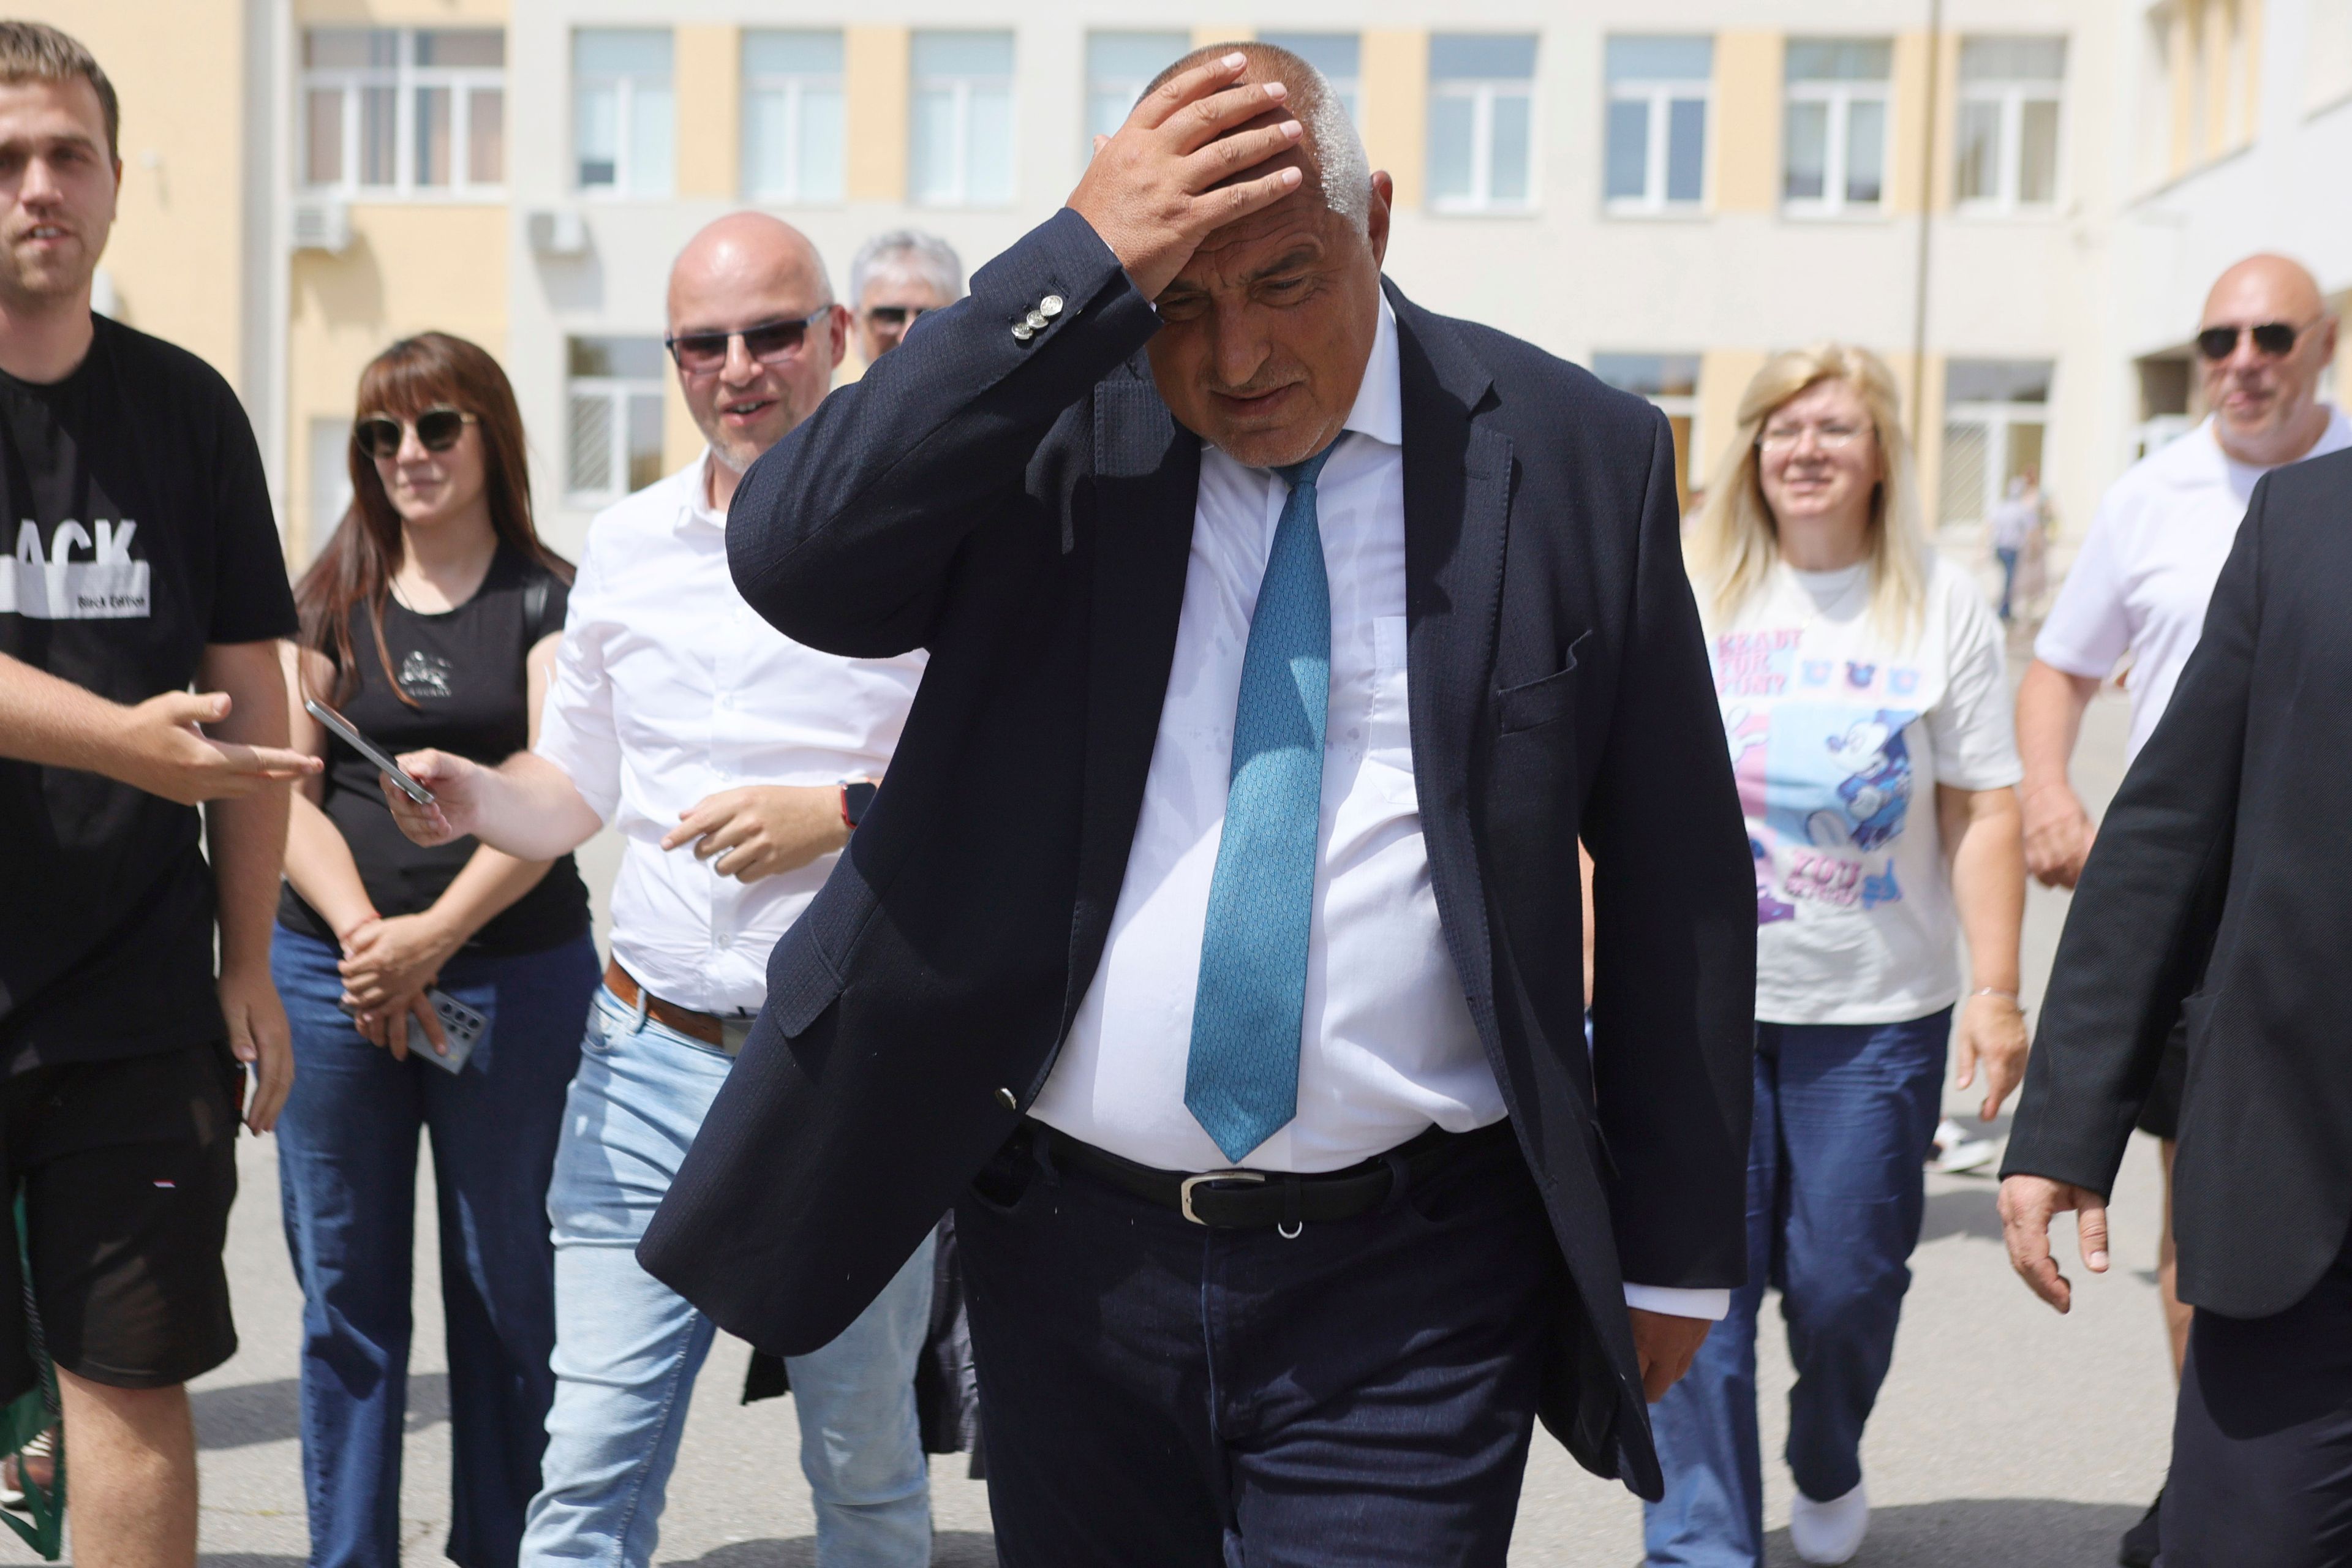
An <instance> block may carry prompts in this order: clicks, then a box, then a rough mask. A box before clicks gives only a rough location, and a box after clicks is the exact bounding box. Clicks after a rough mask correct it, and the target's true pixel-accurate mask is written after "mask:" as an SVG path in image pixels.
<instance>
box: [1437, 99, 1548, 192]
mask: <svg viewBox="0 0 2352 1568" xmlns="http://www.w3.org/2000/svg"><path fill="white" fill-rule="evenodd" d="M1535 88H1536V84H1535V79H1534V78H1533V77H1441V78H1439V79H1437V80H1436V81H1433V82H1432V83H1431V84H1430V88H1429V95H1430V97H1432V98H1455V99H1468V100H1470V194H1469V195H1460V196H1439V195H1433V196H1432V197H1431V198H1430V204H1429V205H1430V207H1431V210H1433V211H1435V212H1441V213H1473V214H1476V213H1489V214H1491V213H1528V212H1533V211H1535V209H1536V192H1537V191H1538V189H1540V188H1541V186H1542V180H1541V178H1540V177H1539V174H1538V169H1537V166H1536V154H1537V151H1538V148H1540V147H1541V146H1542V145H1543V136H1542V133H1541V129H1540V127H1539V126H1538V124H1537V122H1536V92H1535ZM1505 96H1510V97H1516V98H1523V99H1525V100H1527V104H1528V194H1527V195H1525V196H1523V197H1520V198H1518V199H1517V200H1515V201H1505V200H1502V199H1499V198H1497V197H1496V195H1495V194H1494V185H1495V101H1496V100H1497V99H1499V98H1503V97H1505Z"/></svg>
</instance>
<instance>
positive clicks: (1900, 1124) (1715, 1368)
mask: <svg viewBox="0 0 2352 1568" xmlns="http://www.w3.org/2000/svg"><path fill="white" fill-rule="evenodd" d="M1951 1028H1952V1010H1951V1009H1950V1008H1948V1007H1947V1008H1945V1009H1944V1010H1943V1011H1941V1012H1939V1013H1934V1014H1930V1015H1929V1016H1927V1017H1925V1018H1915V1019H1912V1020H1910V1021H1909V1022H1907V1023H1901V1024H1759V1025H1757V1026H1756V1121H1755V1131H1754V1133H1753V1135H1752V1137H1751V1138H1750V1140H1749V1142H1748V1283H1747V1285H1746V1286H1745V1287H1744V1288H1743V1289H1739V1290H1737V1291H1735V1292H1733V1294H1732V1298H1731V1311H1730V1315H1729V1316H1727V1317H1726V1318H1725V1319H1724V1320H1723V1321H1721V1322H1719V1323H1717V1325H1716V1326H1715V1330H1714V1331H1713V1332H1712V1333H1710V1334H1708V1335H1707V1336H1706V1344H1705V1345H1703V1346H1701V1347H1700V1349H1699V1352H1698V1356H1697V1359H1696V1360H1695V1361H1694V1362H1693V1363H1691V1369H1690V1372H1689V1373H1688V1374H1687V1375H1685V1377H1684V1378H1683V1380H1682V1381H1681V1382H1680V1383H1678V1384H1675V1386H1674V1388H1673V1389H1672V1390H1671V1391H1670V1392H1669V1393H1668V1394H1666V1396H1665V1397H1664V1399H1662V1400H1660V1401H1658V1403H1657V1404H1655V1405H1652V1406H1651V1407H1650V1420H1651V1426H1652V1428H1653V1429H1654V1432H1655V1434H1656V1436H1657V1444H1658V1462H1659V1463H1660V1465H1661V1466H1663V1467H1664V1470H1665V1477H1666V1495H1665V1498H1664V1500H1663V1501H1660V1502H1654V1503H1651V1504H1649V1505H1648V1506H1647V1507H1646V1508H1645V1509H1644V1510H1643V1528H1642V1534H1643V1544H1644V1546H1646V1547H1647V1549H1648V1552H1649V1561H1650V1562H1651V1563H1654V1564H1659V1565H1661V1568H1663V1565H1664V1564H1668V1563H1676V1564H1690V1565H1692V1568H1700V1565H1704V1568H1732V1565H1734V1564H1738V1565H1742V1568H1761V1564H1762V1563H1763V1562H1764V1464H1763V1457H1762V1454H1761V1451H1760V1444H1759V1439H1758V1437H1757V1431H1756V1321H1757V1317H1758V1314H1759V1311H1760V1310H1761V1309H1762V1307H1763V1305H1764V1288H1765V1286H1766V1284H1767V1283H1768V1282H1769V1284H1771V1285H1772V1286H1774V1287H1775V1288H1777V1289H1779V1290H1780V1316H1781V1318H1782V1320H1783V1321H1785V1322H1786V1323H1787V1325H1788V1331H1789V1358H1790V1360H1791V1361H1792V1362H1794V1363H1796V1369H1797V1383H1796V1386H1795V1387H1794V1388H1792V1389H1790V1391H1789V1447H1788V1460H1789V1469H1790V1474H1791V1476H1792V1477H1793V1479H1795V1481H1796V1483H1797V1489H1798V1490H1800V1491H1801V1492H1803V1493H1804V1494H1805V1495H1806V1496H1807V1497H1809V1498H1812V1499H1814V1500H1817V1501H1821V1502H1827V1501H1829V1500H1832V1499H1834V1498H1839V1497H1843V1496H1844V1495H1845V1494H1846V1493H1847V1492H1849V1491H1852V1490H1853V1489H1854V1487H1855V1486H1856V1485H1858V1484H1859V1483H1860V1482H1861V1480H1862V1458H1861V1454H1862V1429H1863V1426H1864V1424H1865V1423H1866V1422H1868V1421H1869V1419H1870V1410H1871V1406H1872V1405H1874V1404H1876V1403H1877V1400H1878V1389H1879V1385H1880V1384H1883V1383H1885V1381H1886V1369H1887V1365H1888V1363H1891V1362H1892V1361H1893V1360H1894V1356H1895V1325H1896V1324H1897V1323H1898V1322H1899V1321H1901V1318H1902V1315H1903V1293H1904V1291H1906V1290H1907V1289H1910V1285H1911V1268H1910V1258H1911V1249H1912V1248H1913V1247H1916V1246H1918V1245H1919V1224H1920V1220H1921V1218H1922V1215H1923V1214H1924V1212H1925V1209H1926V1205H1927V1183H1926V1179H1925V1174H1924V1166H1925V1163H1926V1161H1927V1151H1928V1148H1929V1146H1930V1145H1931V1144H1932V1143H1933V1142H1934V1140H1935V1136H1936V1121H1937V1114H1938V1108H1939V1106H1940V1105H1941V1102H1942V1098H1943V1081H1944V1047H1945V1043H1946V1041H1947V1040H1948V1038H1949V1037H1950V1034H1951Z"/></svg>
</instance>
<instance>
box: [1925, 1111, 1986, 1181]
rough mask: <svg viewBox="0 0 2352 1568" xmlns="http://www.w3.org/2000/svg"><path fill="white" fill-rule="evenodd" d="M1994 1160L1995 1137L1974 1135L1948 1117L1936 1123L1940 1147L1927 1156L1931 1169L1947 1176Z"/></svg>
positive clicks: (1937, 1144)
mask: <svg viewBox="0 0 2352 1568" xmlns="http://www.w3.org/2000/svg"><path fill="white" fill-rule="evenodd" d="M1990 1163H1992V1140H1991V1139H1990V1138H1971V1137H1969V1132H1968V1129H1967V1128H1965V1127H1962V1126H1961V1125H1960V1124H1959V1123H1958V1122H1957V1121H1953V1120H1952V1119H1951V1118H1950V1117H1948V1116H1947V1117H1945V1118H1944V1120H1943V1121H1939V1122H1937V1124H1936V1146H1935V1149H1934V1151H1933V1152H1931V1153H1930V1154H1929V1155H1928V1157H1927V1168H1928V1169H1929V1170H1931V1171H1940V1172H1942V1173H1944V1174H1945V1175H1948V1176H1950V1175H1958V1173H1960V1172H1962V1171H1974V1170H1979V1169H1981V1168H1982V1167H1984V1166H1986V1165H1989V1164H1990Z"/></svg>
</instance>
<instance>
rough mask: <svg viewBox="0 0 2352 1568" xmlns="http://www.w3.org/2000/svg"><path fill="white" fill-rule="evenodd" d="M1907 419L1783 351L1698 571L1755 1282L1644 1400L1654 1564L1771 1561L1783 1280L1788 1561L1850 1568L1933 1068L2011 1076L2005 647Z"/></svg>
mask: <svg viewBox="0 0 2352 1568" xmlns="http://www.w3.org/2000/svg"><path fill="white" fill-rule="evenodd" d="M1895 408H1896V396H1895V382H1894V378H1893V377H1892V376H1891V375H1889V374H1888V373H1887V370H1886V367H1885V364H1883V363H1880V361H1879V360H1878V359H1877V358H1876V357H1875V356H1874V355H1873V354H1870V353H1866V352H1864V351H1863V350H1860V349H1854V348H1849V347H1846V346H1844V345H1842V344H1836V343H1827V344H1822V345H1819V346H1816V347H1814V348H1811V349H1807V350H1803V351H1801V352H1798V353H1783V354H1780V355H1778V356H1776V357H1775V358H1773V359H1772V360H1771V361H1770V362H1769V363H1767V364H1766V365H1765V366H1764V368H1763V369H1762V370H1761V371H1759V373H1758V374H1757V375H1756V378H1755V380H1753V381H1752V382H1750V383H1749V384H1748V390H1747V392H1746V393H1745V394H1744V395H1742V397H1741V399H1740V405H1739V423H1738V437H1737V439H1736V440H1735V442H1734V445H1733V447H1732V449H1731V451H1730V452H1729V453H1728V454H1727V457H1726V458H1724V460H1723V462H1722V464H1721V465H1720V466H1719V467H1718V468H1717V471H1716V473H1715V474H1714V476H1713V477H1712V479H1711V480H1710V482H1709V483H1708V485H1707V503H1706V510H1705V512H1704V513H1703V514H1702V515H1701V517H1700V519H1699V521H1698V523H1697V526H1696V529H1695V530H1694V531H1693V532H1692V535H1691V538H1690V541H1689V544H1688V547H1687V548H1688V553H1689V557H1690V566H1691V577H1692V584H1693V586H1694V587H1695V588H1696V591H1697V595H1698V603H1699V612H1700V616H1701V618H1702V619H1703V620H1704V621H1705V623H1706V631H1707V636H1708V639H1709V654H1710V657H1711V659H1712V661H1713V663H1714V666H1715V678H1716V691H1717V697H1718V700H1719V701H1720V702H1721V704H1722V709H1723V723H1724V731H1725V733H1726V737H1727V741H1728V742H1729V744H1730V747H1731V752H1732V761H1733V767H1732V772H1733V774H1734V776H1735V777H1736V778H1737V779H1738V784H1739V795H1740V805H1741V808H1742V810H1743V812H1744V814H1745V815H1746V816H1747V818H1748V847H1749V849H1750V851H1751V852H1752V854H1753V855H1754V857H1755V860H1756V1020H1757V1023H1756V1057H1755V1089H1756V1111H1755V1121H1754V1124H1753V1133H1752V1136H1751V1139H1750V1142H1749V1145H1748V1284H1747V1285H1746V1286H1745V1287H1744V1288H1742V1289H1738V1290H1736V1291H1734V1292H1732V1299H1731V1304H1730V1311H1729V1313H1728V1314H1727V1316H1726V1317H1725V1318H1724V1319H1723V1321H1720V1322H1718V1323H1717V1324H1716V1326H1715V1329H1714V1330H1713V1331H1712V1332H1710V1333H1709V1334H1708V1335H1707V1338H1706V1343H1705V1344H1704V1345H1703V1346H1702V1347H1701V1348H1700V1350H1699V1352H1698V1356H1697V1358H1696V1360H1695V1361H1694V1362H1693V1363H1692V1364H1691V1369H1690V1373H1689V1374H1688V1375H1687V1376H1685V1378H1684V1379H1683V1380H1682V1381H1681V1382H1680V1383H1678V1384H1675V1386H1674V1388H1673V1389H1671V1390H1670V1391H1669V1392H1668V1393H1667V1394H1666V1396H1665V1398H1664V1399H1663V1400H1661V1401H1660V1402H1659V1403H1658V1404H1657V1405H1654V1406H1653V1424H1654V1430H1655V1433H1656V1436H1657V1446H1658V1458H1659V1462H1660V1464H1661V1465H1662V1466H1663V1467H1664V1471H1665V1481H1666V1489H1665V1496H1664V1500H1662V1501H1660V1502H1656V1503H1653V1504H1651V1505H1650V1506H1649V1509H1648V1510H1647V1515H1646V1519H1645V1521H1644V1531H1643V1533H1644V1536H1645V1539H1646V1543H1647V1546H1648V1549H1649V1561H1650V1562H1651V1563H1653V1564H1667V1563H1675V1564H1694V1565H1696V1564H1706V1565H1708V1568H1734V1565H1738V1568H1761V1565H1762V1563H1763V1562H1764V1519H1763V1514H1764V1497H1763V1476H1762V1471H1763V1461H1762V1456H1761V1454H1760V1452H1759V1437H1758V1433H1757V1413H1756V1334H1757V1328H1758V1323H1757V1319H1758V1315H1759V1310H1760V1309H1761V1308H1762V1305H1763V1300H1764V1291H1765V1289H1766V1286H1767V1285H1768V1284H1769V1285H1773V1286H1777V1287H1779V1289H1780V1291H1781V1315H1782V1317H1783V1318H1784V1319H1785V1320H1786V1321H1787V1325H1788V1335H1789V1353H1790V1360H1791V1361H1793V1362H1794V1363H1796V1369H1797V1384H1796V1387H1795V1389H1794V1390H1793V1391H1792V1392H1791V1394H1790V1400H1789V1443H1788V1452H1787V1457H1788V1461H1789V1468H1790V1471H1791V1472H1792V1474H1793V1478H1794V1479H1795V1481H1796V1484H1797V1496H1796V1498H1795V1500H1794V1502H1793V1505H1792V1508H1791V1516H1790V1525H1789V1536H1790V1544H1791V1545H1792V1546H1793V1547H1794V1548H1795V1549H1796V1552H1797V1555H1798V1556H1799V1557H1800V1558H1801V1559H1802V1560H1803V1561H1805V1562H1807V1563H1843V1562H1846V1561H1848V1560H1849V1559H1851V1558H1852V1557H1853V1554H1854V1552H1855V1551H1856V1550H1857V1549H1858V1548H1859V1547H1860V1546H1861V1544H1862V1537H1863V1532H1864V1529H1865V1528H1866V1527H1867V1525H1868V1523H1869V1519H1870V1504H1869V1500H1868V1497H1867V1494H1866V1493H1865V1491H1864V1487H1863V1475H1862V1468H1861V1444H1862V1433H1863V1426H1864V1423H1865V1422H1866V1421H1867V1420H1868V1419H1869V1416H1870V1411H1871V1407H1872V1405H1873V1404H1874V1402H1875V1401H1876V1399H1877V1397H1878V1390H1879V1385H1880V1384H1881V1383H1882V1382H1883V1381H1884V1380H1885V1376H1886V1371H1887V1367H1888V1364H1889V1363H1890V1362H1891V1360H1892V1359H1893V1355H1894V1351H1895V1326H1896V1323H1897V1321H1899V1319H1900V1317H1901V1314H1902V1309H1903V1295H1904V1291H1905V1290H1906V1288H1907V1287H1908V1286H1909V1284H1910V1282H1911V1274H1910V1268H1909V1259H1910V1256H1911V1250H1912V1248H1913V1247H1916V1245H1917V1244H1918V1240H1919V1226H1920V1221H1921V1218H1922V1215H1923V1213H1924V1210H1925V1205H1926V1195H1927V1194H1926V1189H1925V1176H1924V1173H1923V1169H1922V1165H1923V1162H1924V1161H1925V1160H1926V1158H1927V1152H1928V1145H1929V1142H1930V1141H1931V1140H1932V1139H1933V1137H1934V1136H1935V1131H1936V1124H1937V1119H1938V1116H1939V1113H1940V1107H1941V1104H1942V1100H1943V1078H1944V1057H1945V1051H1946V1047H1947V1045H1948V1042H1951V1041H1953V1040H1955V1039H1957V1041H1958V1056H1959V1076H1958V1081H1959V1083H1960V1085H1961V1086H1962V1087H1963V1088H1965V1087H1968V1086H1969V1085H1970V1084H1972V1083H1974V1082H1975V1080H1976V1079H1977V1077H1978V1076H1979V1073H1981V1074H1982V1076H1983V1079H1984V1084H1983V1094H1984V1100H1983V1104H1982V1107H1981V1113H1982V1115H1983V1116H1984V1118H1985V1119H1986V1120H1987V1121H1990V1120H1991V1118H1992V1116H1993V1115H1994V1113H1995V1111H1996V1110H1998V1108H1999V1106H2000V1101H2001V1100H2002V1099H2003V1098H2004V1097H2006V1096H2007V1095H2008V1093H2009V1091H2010V1090H2011V1089H2012V1088H2014V1087H2015V1086H2016V1084H2017V1081H2018V1079H2019V1078H2020V1077H2021V1075H2022V1073H2023V1071H2024V1067H2025V1050H2026V1036H2025V1017H2024V1015H2023V1014H2022V1013H2021V1011H2020V1010H2019V1006H2018V1000H2017V984H2018V974H2017V969H2018V951H2017V950H2018V931H2019V926H2020V923H2021V919H2022V917H2023V914H2024V909H2025V865H2024V860H2023V858H2022V856H2021V851H2020V849H2019V834H2018V809H2017V795H2016V790H2015V788H2014V786H2015V784H2016V783H2017V780H2018V772H2019V769H2018V762H2017V753H2016V750H2015V748H2014V746H2013V744H2012V742H2011V734H2010V722H2009V686H2008V681H2007V679H2006V678H2005V677H2004V675H2003V673H2002V668H2001V635H2000V626H1999V624H1998V623H1997V622H1996V621H1995V620H1994V619H1993V616H1992V611H1991V610H1990V607H1989V606H1988V605H1986V603H1985V601H1984V596H1983V595H1982V594H1981V593H1979V591H1978V589H1977V586H1976V584H1975V583H1974V582H1973V581H1972V580H1970V578H1969V576H1968V575H1967V574H1965V573H1963V572H1961V571H1960V570H1959V569H1958V567H1956V566H1954V565H1952V564H1951V563H1948V562H1946V561H1944V560H1942V559H1941V558H1940V557H1939V556H1937V554H1936V552H1934V551H1933V550H1931V549H1930V548H1929V547H1928V545H1927V542H1926V541H1925V539H1924V538H1923V537H1922V536H1921V532H1920V529H1919V523H1918V518H1917V500H1916V493H1915V490H1914V484H1913V479H1912V468H1911V461H1910V455H1909V452H1908V450H1907V448H1906V444H1905V442H1904V438H1903V433H1902V427H1901V426H1900V425H1899V424H1898V423H1897V421H1896V416H1895ZM1963 936H1965V938H1966V940H1967V945H1968V954H1969V971H1970V977H1969V979H1968V981H1967V982H1966V983H1965V984H1963V983H1962V981H1961V977H1960V973H1959V970H1958V965H1957V964H1956V963H1955V962H1954V952H1955V949H1956V947H1957V946H1958V939H1959V938H1961V937H1963ZM1956 1012H1957V1014H1958V1017H1957V1019H1956V1018H1955V1013H1956ZM1956 1022H1957V1025H1958V1028H1957V1031H1956V1030H1955V1027H1954V1026H1955V1023H1956Z"/></svg>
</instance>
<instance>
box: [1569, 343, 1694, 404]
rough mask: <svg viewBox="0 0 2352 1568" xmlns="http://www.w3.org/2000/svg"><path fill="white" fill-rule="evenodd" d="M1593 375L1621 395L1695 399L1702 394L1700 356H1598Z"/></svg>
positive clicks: (1644, 354) (1616, 354) (1617, 354)
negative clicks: (1699, 390) (1699, 391)
mask: <svg viewBox="0 0 2352 1568" xmlns="http://www.w3.org/2000/svg"><path fill="white" fill-rule="evenodd" d="M1592 374H1594V375H1596V376H1598V377H1599V378H1600V379H1601V381H1603V382H1605V383H1607V384H1609V385H1611V386H1613V387H1615V388H1616V389H1617V390H1618V391H1620V392H1630V393H1633V394H1634V395H1636V396H1640V397H1693V396H1696V395H1697V394H1698V355H1696V354H1649V353H1598V354H1594V355H1593V356H1592Z"/></svg>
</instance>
